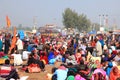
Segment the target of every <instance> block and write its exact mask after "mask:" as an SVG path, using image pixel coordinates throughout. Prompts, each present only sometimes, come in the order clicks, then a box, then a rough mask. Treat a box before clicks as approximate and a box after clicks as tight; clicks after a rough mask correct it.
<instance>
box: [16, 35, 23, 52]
mask: <svg viewBox="0 0 120 80" xmlns="http://www.w3.org/2000/svg"><path fill="white" fill-rule="evenodd" d="M16 45H17V50H18V53H19V54H22V50H23V42H22V40H21V39H20V37H19V36H17V42H16Z"/></svg>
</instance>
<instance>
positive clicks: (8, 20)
mask: <svg viewBox="0 0 120 80" xmlns="http://www.w3.org/2000/svg"><path fill="white" fill-rule="evenodd" d="M6 22H7V27H8V28H9V27H10V25H11V22H10V19H9V17H8V16H6Z"/></svg>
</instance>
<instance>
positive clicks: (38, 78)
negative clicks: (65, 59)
mask: <svg viewBox="0 0 120 80" xmlns="http://www.w3.org/2000/svg"><path fill="white" fill-rule="evenodd" d="M52 67H53V66H52V65H46V71H44V72H42V71H41V72H40V73H26V72H24V71H22V70H21V69H20V67H17V69H18V71H19V75H20V77H22V76H29V77H28V79H27V80H47V77H46V75H47V73H51V69H52Z"/></svg>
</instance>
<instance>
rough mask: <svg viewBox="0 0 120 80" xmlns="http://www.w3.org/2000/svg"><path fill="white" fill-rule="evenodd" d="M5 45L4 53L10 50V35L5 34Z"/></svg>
mask: <svg viewBox="0 0 120 80" xmlns="http://www.w3.org/2000/svg"><path fill="white" fill-rule="evenodd" d="M4 44H5V46H4V53H5V54H8V51H9V47H10V36H9V35H5V43H4Z"/></svg>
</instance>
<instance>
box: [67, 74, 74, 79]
mask: <svg viewBox="0 0 120 80" xmlns="http://www.w3.org/2000/svg"><path fill="white" fill-rule="evenodd" d="M67 80H75V77H74V76H72V75H71V76H68V78H67Z"/></svg>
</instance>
